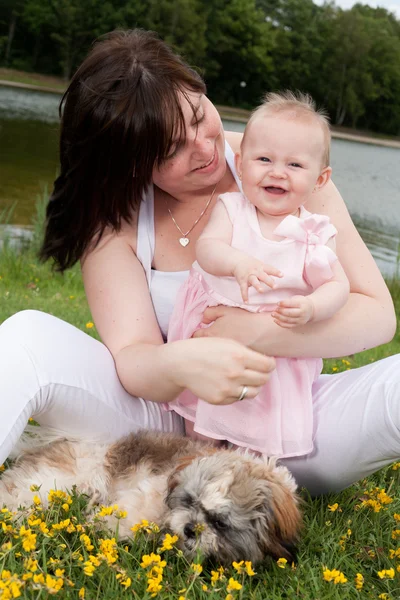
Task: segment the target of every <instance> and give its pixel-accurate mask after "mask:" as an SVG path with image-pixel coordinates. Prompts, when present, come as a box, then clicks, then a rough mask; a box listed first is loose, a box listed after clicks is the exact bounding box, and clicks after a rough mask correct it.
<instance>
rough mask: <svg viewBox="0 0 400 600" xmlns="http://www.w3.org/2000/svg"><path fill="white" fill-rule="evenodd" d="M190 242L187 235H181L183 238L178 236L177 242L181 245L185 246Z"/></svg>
mask: <svg viewBox="0 0 400 600" xmlns="http://www.w3.org/2000/svg"><path fill="white" fill-rule="evenodd" d="M189 242H190V240H189V238H187V237H183V238H179V243H180V245H181V246H183V247H184V248H185V246H187V245H188V243H189Z"/></svg>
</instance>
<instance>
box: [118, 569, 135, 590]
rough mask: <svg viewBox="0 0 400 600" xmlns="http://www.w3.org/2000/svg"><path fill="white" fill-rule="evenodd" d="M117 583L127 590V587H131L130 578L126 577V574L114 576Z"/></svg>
mask: <svg viewBox="0 0 400 600" xmlns="http://www.w3.org/2000/svg"><path fill="white" fill-rule="evenodd" d="M116 577H117V579H118V581H119V582H120V584H121V585H122V586H123V587H124V588H125V589H126V590H127V589H128V587H130V586H131V584H132V580H131V578H130V577H127V576H126V573H117V575H116Z"/></svg>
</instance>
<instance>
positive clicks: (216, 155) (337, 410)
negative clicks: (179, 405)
mask: <svg viewBox="0 0 400 600" xmlns="http://www.w3.org/2000/svg"><path fill="white" fill-rule="evenodd" d="M63 104H64V110H63V116H62V128H61V144H60V150H61V152H60V154H61V173H60V176H59V177H58V179H57V180H56V182H55V186H54V191H53V194H52V196H51V199H50V202H49V205H48V211H47V228H46V235H45V240H44V244H43V247H42V251H41V255H42V258H45V259H47V258H49V257H53V258H55V260H56V263H57V264H58V266H59V268H60V269H61V270H64V269H65V268H67V267H69V266H71V265H72V264H74V262H76V261H77V260H80V261H81V264H82V273H83V279H84V284H85V290H86V294H87V298H88V302H89V305H90V308H91V311H92V315H93V319H94V321H95V323H96V327H97V330H98V332H99V334H100V336H101V339H102V340H103V343H104V345H103V344H101V343H99V342H97V341H95V340H93V339H92V338H90V337H89V336H87V335H85V334H84V333H82V332H80V331H78V330H77V329H75V328H74V327H72V326H71V325H68V324H67V323H64V322H62V321H60V320H58V319H55V318H54V317H52V316H50V315H46V314H44V313H39V312H34V311H26V312H22V313H19V314H16V315H14V316H13V317H11V318H10V319H8V320H7V321H6V322H5V323H4V324H3V325H2V326H1V328H0V352H1V353H2V357H3V360H2V361H0V363H1V369H2V371H1V375H0V377H1V381H2V384H3V396H2V398H3V401H2V402H3V406H2V412H1V414H2V419H1V421H0V450H1V453H0V460H2V459H4V458H5V457H6V456H7V455H8V453H9V452H10V450H11V448H12V446H13V444H14V443H15V441H16V440H17V439H18V437H19V436H20V434H21V432H22V430H23V427H24V426H25V423H26V421H27V419H28V418H29V417H31V416H33V417H34V418H35V419H36V420H37V421H38V422H39V423H41V424H43V425H47V426H51V427H54V428H56V429H58V430H59V431H62V432H63V433H64V434H66V435H69V436H85V437H89V436H90V437H95V436H101V437H103V438H104V437H107V438H108V439H115V438H118V437H120V436H121V435H124V434H126V433H127V432H129V431H132V430H136V429H139V428H143V427H145V428H156V429H162V430H175V431H179V432H183V428H182V422H181V420H180V419H179V417H177V416H176V415H174V414H173V413H170V412H165V411H163V409H162V407H161V404H160V403H161V402H168V401H170V400H172V399H173V398H175V397H176V396H177V395H178V394H179V393H181V391H182V390H183V389H185V388H188V389H190V390H191V391H192V392H193V393H194V394H195V395H196V396H201V397H202V398H203V399H205V400H206V401H208V402H210V403H214V404H228V403H232V402H235V401H238V400H239V399H240V398H241V397H242V396H243V394H244V393H247V398H252V397H254V396H255V395H256V394H257V393H258V391H259V389H260V387H261V386H262V385H264V383H265V382H266V381H267V379H268V376H269V373H270V372H271V370H272V369H273V368H274V360H273V359H272V358H269V356H288V357H291V356H293V357H295V356H298V357H310V356H323V357H332V356H341V355H344V354H349V353H353V352H359V351H361V350H364V349H366V348H369V347H372V346H375V345H378V344H382V343H385V342H387V341H389V340H390V339H391V337H392V336H393V334H394V330H395V315H394V311H393V305H392V302H391V298H390V294H389V292H388V290H387V288H386V286H385V284H384V281H383V279H382V277H381V275H380V273H379V271H378V269H377V267H376V265H375V263H374V261H373V259H372V257H371V256H370V254H369V252H368V250H367V249H366V247H365V246H364V244H363V242H362V241H361V239H360V237H359V236H358V234H357V231H356V229H355V227H354V225H353V224H352V222H351V219H350V217H349V215H348V213H347V210H346V207H345V205H344V203H343V200H342V199H341V197H340V195H339V194H338V192H337V190H336V189H335V188H334V186H333V185H329V186H326V187H325V188H324V190H322V191H321V192H318V193H316V194H315V195H314V198H313V200H312V202H311V203H310V205H309V206H308V210H310V211H311V212H317V213H323V214H327V215H328V216H329V217H330V219H331V221H332V222H333V224H334V225H335V226H336V227H337V229H338V230H339V235H338V237H337V254H338V257H339V260H340V261H341V263H342V265H343V267H344V269H345V271H346V274H347V276H348V278H349V281H350V284H351V292H352V293H351V295H350V300H349V302H348V303H347V304H346V306H345V307H344V309H343V310H341V311H340V312H339V313H338V314H337V315H336V316H335V317H334V318H332V319H330V320H329V321H322V322H318V323H315V324H307V325H306V326H304V327H299V328H297V329H295V330H286V329H283V328H280V327H278V326H277V325H275V324H274V323H273V322H272V320H271V318H270V316H269V315H268V314H266V313H262V314H257V315H254V314H250V313H247V312H245V311H241V310H240V309H238V310H236V309H228V308H225V307H216V308H212V309H211V308H210V309H208V310H207V311H206V314H205V321H206V322H208V323H212V322H213V325H211V326H210V327H209V328H208V329H204V330H202V331H200V332H198V333H197V335H196V337H195V338H194V339H191V340H186V341H179V342H175V343H171V344H164V343H163V338H164V339H165V336H166V333H167V327H168V319H169V315H170V314H171V311H172V306H173V304H174V298H175V295H176V292H177V290H178V288H179V286H180V285H181V283H182V282H183V281H184V279H185V277H186V276H187V271H188V269H189V267H190V265H191V263H192V262H193V260H194V247H195V241H196V239H197V238H198V236H199V234H200V233H201V231H202V229H203V227H204V226H205V224H206V222H207V219H208V216H209V214H210V210H211V208H212V207H213V205H214V203H215V200H216V198H217V196H218V194H220V193H223V192H227V191H234V190H237V185H238V184H237V175H236V173H235V170H234V164H233V153H234V152H235V151H236V150H237V149H238V147H239V143H240V135H238V134H234V133H226V135H225V139H226V142H227V144H226V145H225V139H224V132H223V129H222V125H221V121H220V118H219V116H218V113H217V111H216V109H215V107H214V106H213V105H212V104H211V103H210V101H209V100H208V99H207V97H206V96H205V88H204V83H203V82H202V80H201V79H200V78H199V76H198V75H197V74H195V73H194V72H193V71H192V70H191V69H189V68H188V67H187V66H186V65H185V64H184V63H183V62H182V61H181V60H180V59H179V58H178V57H177V56H175V55H174V54H173V53H172V52H171V50H170V49H169V48H168V47H167V46H166V45H165V44H164V43H163V42H161V41H160V40H158V39H157V37H156V36H155V35H154V34H151V33H148V32H144V31H133V32H114V33H111V34H109V35H108V36H106V37H105V38H104V39H103V40H102V41H100V42H98V43H97V44H96V45H95V46H94V48H93V49H92V51H91V53H90V54H89V56H88V57H87V58H86V60H85V61H84V62H83V64H82V65H81V67H80V68H79V69H78V71H77V73H76V74H75V76H74V78H73V79H72V82H71V84H70V85H69V87H68V90H67V92H66V94H65V96H64V99H63ZM227 165H228V166H227ZM371 324H372V325H371ZM399 366H400V358H399V357H398V356H396V357H391V358H388V359H386V360H384V361H381V362H380V363H376V364H373V365H370V366H368V367H364V368H363V369H359V370H355V371H348V372H345V373H341V374H338V375H333V376H321V377H320V378H319V379H318V381H317V383H316V385H315V389H314V390H313V393H314V406H315V414H314V422H315V439H314V445H315V450H314V451H313V454H312V455H308V456H306V457H305V458H298V459H287V460H286V461H283V462H285V464H287V466H288V467H289V468H290V469H291V470H292V471H293V473H294V475H295V477H296V479H297V481H298V483H299V484H300V485H306V486H307V487H308V488H309V489H310V491H311V493H313V494H317V493H322V492H325V491H329V490H334V489H341V488H344V487H345V486H347V485H349V484H350V483H352V482H353V481H355V480H357V479H358V478H360V477H363V476H365V475H367V474H369V473H371V472H372V471H374V470H376V469H377V468H379V467H381V466H383V465H384V464H387V463H388V462H390V461H392V460H396V459H398V457H399V456H400V435H399V432H398V427H400V415H399V414H398V405H399V402H398V399H399V395H400V394H399V381H400V369H399ZM4 386H5V390H4ZM143 398H146V400H143Z"/></svg>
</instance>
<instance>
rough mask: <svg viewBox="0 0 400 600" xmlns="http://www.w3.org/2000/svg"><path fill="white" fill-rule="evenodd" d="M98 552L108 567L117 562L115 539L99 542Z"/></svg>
mask: <svg viewBox="0 0 400 600" xmlns="http://www.w3.org/2000/svg"><path fill="white" fill-rule="evenodd" d="M100 552H101V554H102V555H103V556H104V558H105V559H106V561H107V563H108V564H109V565H110V564H112V563H115V562H116V561H117V560H118V550H117V542H116V541H115V538H112V539H111V540H107V539H106V540H102V539H101V540H100Z"/></svg>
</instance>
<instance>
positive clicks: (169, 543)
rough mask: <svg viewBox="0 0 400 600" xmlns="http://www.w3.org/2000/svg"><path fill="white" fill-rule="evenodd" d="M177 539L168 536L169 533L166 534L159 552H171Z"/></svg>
mask: <svg viewBox="0 0 400 600" xmlns="http://www.w3.org/2000/svg"><path fill="white" fill-rule="evenodd" d="M178 539H179V538H178V536H177V535H170V534H169V533H166V534H165V537H164V539H163V543H162V546H161V548H160V552H163V551H164V550H172V548H173V547H174V545H175V544H176V542H177V541H178Z"/></svg>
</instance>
